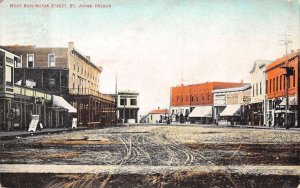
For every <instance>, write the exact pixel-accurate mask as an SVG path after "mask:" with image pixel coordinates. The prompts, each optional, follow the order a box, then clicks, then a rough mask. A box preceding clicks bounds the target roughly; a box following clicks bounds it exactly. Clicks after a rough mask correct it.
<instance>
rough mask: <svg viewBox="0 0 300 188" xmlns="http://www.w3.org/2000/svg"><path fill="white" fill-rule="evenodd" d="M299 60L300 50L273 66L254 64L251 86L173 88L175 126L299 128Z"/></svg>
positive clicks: (228, 85)
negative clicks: (194, 124) (211, 125)
mask: <svg viewBox="0 0 300 188" xmlns="http://www.w3.org/2000/svg"><path fill="white" fill-rule="evenodd" d="M299 56H300V51H299V50H298V51H296V52H295V51H292V52H291V53H290V54H288V55H287V56H284V57H282V58H279V59H277V60H276V61H273V62H272V61H267V60H257V61H255V62H254V64H253V68H252V69H251V71H250V74H251V83H248V84H243V83H240V84H238V83H222V82H221V83H220V82H210V83H203V84H197V85H188V86H177V87H173V88H172V89H171V107H170V114H171V116H172V122H180V123H185V122H190V123H200V124H218V125H234V124H241V125H251V126H270V127H281V126H282V127H298V122H299V116H298V111H299V105H298V101H299V90H300V89H299V62H300V60H299ZM216 83H219V84H218V86H217V85H216ZM204 85H205V86H208V85H210V87H202V86H204ZM220 86H221V87H220ZM287 100H288V102H287ZM287 104H288V105H287ZM286 117H287V118H286Z"/></svg>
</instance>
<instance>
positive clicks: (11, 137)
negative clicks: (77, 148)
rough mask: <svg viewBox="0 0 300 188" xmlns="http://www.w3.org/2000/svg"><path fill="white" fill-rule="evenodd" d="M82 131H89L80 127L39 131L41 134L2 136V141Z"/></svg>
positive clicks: (28, 133) (27, 133)
mask: <svg viewBox="0 0 300 188" xmlns="http://www.w3.org/2000/svg"><path fill="white" fill-rule="evenodd" d="M82 130H87V128H86V127H80V128H76V129H62V130H53V131H52V130H50V131H39V132H26V133H24V132H22V134H15V135H9V136H1V137H0V141H5V140H14V139H17V138H25V137H29V136H38V135H45V134H56V133H61V132H73V131H82Z"/></svg>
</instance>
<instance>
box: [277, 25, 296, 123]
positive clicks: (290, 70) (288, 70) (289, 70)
mask: <svg viewBox="0 0 300 188" xmlns="http://www.w3.org/2000/svg"><path fill="white" fill-rule="evenodd" d="M281 35H283V36H284V40H280V41H282V42H283V44H281V45H285V57H286V62H285V66H283V67H281V68H283V69H285V74H283V75H284V76H285V78H286V79H285V86H286V87H285V98H286V99H285V115H284V125H285V128H286V129H289V125H288V109H289V85H290V76H291V75H293V70H294V68H293V67H289V65H288V63H289V59H288V57H287V56H288V45H289V44H290V43H292V41H290V40H288V36H290V35H288V34H287V28H286V30H285V34H281Z"/></svg>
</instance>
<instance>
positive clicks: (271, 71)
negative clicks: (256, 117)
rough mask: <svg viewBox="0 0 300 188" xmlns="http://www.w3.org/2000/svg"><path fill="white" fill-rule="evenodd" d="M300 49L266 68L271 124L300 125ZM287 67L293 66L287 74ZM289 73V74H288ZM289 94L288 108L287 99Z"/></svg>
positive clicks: (268, 113) (268, 118) (269, 123)
mask: <svg viewBox="0 0 300 188" xmlns="http://www.w3.org/2000/svg"><path fill="white" fill-rule="evenodd" d="M299 56H300V51H299V50H298V51H292V52H291V53H290V54H288V55H287V56H284V57H282V58H279V59H277V60H275V61H273V62H272V63H270V64H269V65H267V68H266V75H267V77H266V94H267V109H266V110H267V121H268V125H269V126H286V125H285V124H284V123H285V116H286V114H287V119H288V122H287V123H288V126H289V127H294V126H299V125H298V124H299V115H298V112H299V105H298V101H299V91H300V88H299V62H300V59H299ZM285 67H291V68H292V69H291V70H292V72H291V73H288V74H287V71H286V69H285ZM287 75H289V76H287ZM287 95H288V109H285V108H286V104H287V102H286V99H287Z"/></svg>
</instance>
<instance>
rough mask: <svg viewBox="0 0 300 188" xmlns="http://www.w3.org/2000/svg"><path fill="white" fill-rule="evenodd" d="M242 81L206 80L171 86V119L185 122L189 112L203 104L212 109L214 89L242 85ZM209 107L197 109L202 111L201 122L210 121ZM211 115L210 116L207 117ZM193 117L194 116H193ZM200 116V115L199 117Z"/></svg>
mask: <svg viewBox="0 0 300 188" xmlns="http://www.w3.org/2000/svg"><path fill="white" fill-rule="evenodd" d="M242 85H243V83H229V82H206V83H202V84H195V85H187V86H183V85H182V86H176V87H172V88H171V96H170V101H171V105H170V113H171V114H172V117H173V118H172V121H174V120H175V121H177V122H185V121H187V120H188V116H189V114H190V113H191V112H192V111H193V110H194V109H195V108H196V107H198V108H201V107H203V106H210V107H211V108H210V109H211V110H212V105H213V94H212V91H213V90H215V89H223V88H231V87H239V86H242ZM208 110H209V108H208V107H205V109H204V108H203V109H198V110H197V111H199V112H201V111H202V112H203V113H204V111H207V112H206V114H205V113H204V114H203V116H207V117H202V119H201V122H202V123H210V122H212V115H209V114H212V113H211V112H208ZM209 116H211V117H209ZM193 118H195V117H193ZM199 118H201V117H199Z"/></svg>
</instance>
